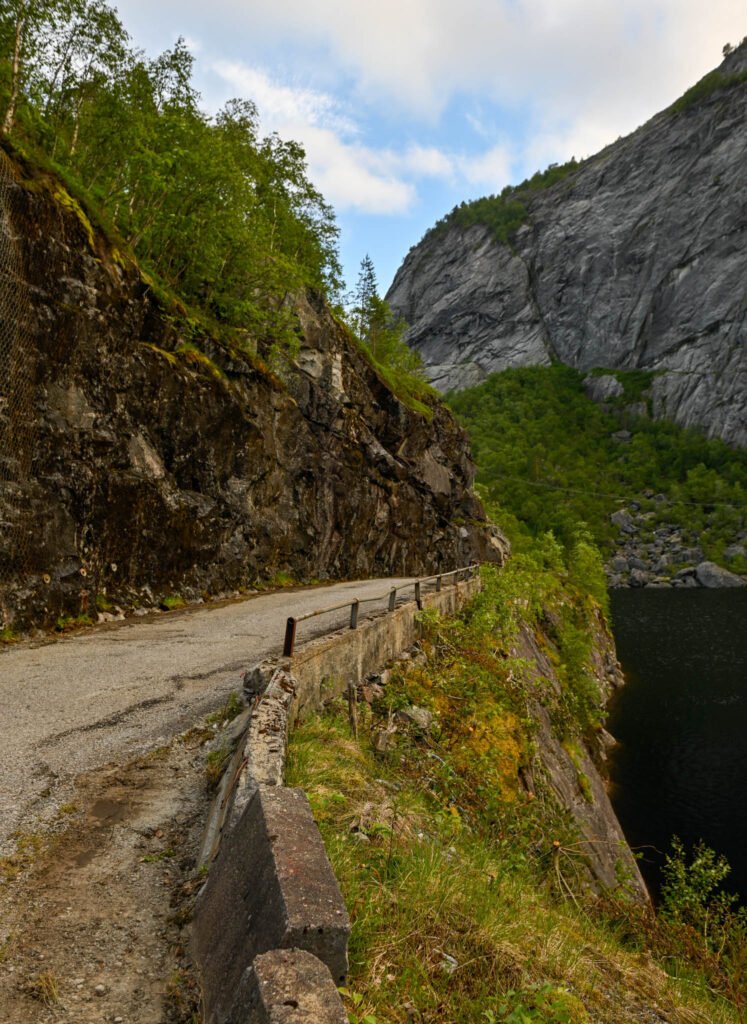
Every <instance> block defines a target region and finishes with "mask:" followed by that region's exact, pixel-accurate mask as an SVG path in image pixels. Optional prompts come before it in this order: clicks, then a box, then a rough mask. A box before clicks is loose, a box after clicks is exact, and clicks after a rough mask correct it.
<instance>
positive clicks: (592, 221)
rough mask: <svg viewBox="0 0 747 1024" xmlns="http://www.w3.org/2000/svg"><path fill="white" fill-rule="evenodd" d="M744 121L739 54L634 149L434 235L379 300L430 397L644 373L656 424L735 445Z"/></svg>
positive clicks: (743, 427) (744, 440) (743, 429)
mask: <svg viewBox="0 0 747 1024" xmlns="http://www.w3.org/2000/svg"><path fill="white" fill-rule="evenodd" d="M746 115H747V44H745V43H743V44H742V45H741V46H740V47H739V48H738V49H737V50H735V51H734V52H733V53H732V54H730V55H729V56H728V57H727V58H726V59H725V60H724V62H723V64H722V65H721V67H720V68H719V69H718V71H715V72H712V73H711V74H710V75H708V76H706V78H705V79H703V80H702V81H701V82H700V83H698V85H696V86H695V87H693V89H691V90H690V91H689V92H688V93H686V94H685V96H684V97H682V99H681V100H680V101H678V102H677V103H675V104H674V105H673V106H672V107H671V108H669V109H668V110H666V111H664V112H662V113H661V114H658V115H657V116H656V117H654V118H652V120H651V121H649V122H648V123H647V124H645V125H644V126H643V127H642V128H640V129H638V130H637V131H636V132H634V133H633V134H632V135H630V136H628V137H627V138H624V139H620V140H618V141H617V142H616V143H614V144H613V145H611V146H608V147H607V148H606V149H605V150H603V151H602V152H601V153H599V154H598V155H597V156H595V157H592V158H590V159H589V160H586V161H584V162H583V163H582V164H581V165H579V166H578V167H575V168H572V169H570V171H569V173H568V174H566V175H565V176H562V175H560V174H558V175H556V176H550V177H551V178H552V177H555V178H557V179H559V180H554V181H553V183H552V184H550V185H548V186H547V187H544V188H542V187H538V186H539V185H541V184H543V183H542V182H539V183H534V184H533V182H532V181H530V182H529V183H527V187H524V188H519V189H517V190H515V191H514V192H513V193H512V194H509V195H507V196H504V197H503V198H502V199H499V198H496V199H495V200H493V201H492V202H493V204H494V205H493V209H494V210H498V212H499V215H501V216H503V220H504V222H505V224H506V228H505V229H504V230H503V231H500V230H499V231H498V232H496V230H495V227H492V228H491V227H488V226H487V225H485V224H483V223H479V220H480V219H481V215H480V214H478V212H477V204H473V206H472V210H471V211H470V207H469V206H468V207H467V208H466V212H467V215H465V208H462V209H461V210H459V209H457V210H455V211H454V212H453V213H452V214H451V215H450V216H448V217H446V218H445V219H444V220H443V221H442V222H440V223H439V224H438V225H437V226H436V227H435V228H434V229H432V230H431V231H430V232H429V233H428V234H427V235H426V236H425V238H424V239H423V240H422V242H420V244H419V245H417V246H416V247H415V248H413V249H412V250H411V251H410V253H409V255H408V256H407V258H406V259H405V261H404V263H403V265H402V267H401V268H400V270H399V272H398V274H397V276H396V278H395V280H394V283H393V285H392V287H391V289H390V291H389V294H388V295H387V299H388V301H389V302H390V304H391V305H392V307H393V308H394V310H395V311H396V312H398V313H399V314H401V315H402V316H403V317H404V318H405V319H406V320H407V322H408V323H409V324H410V325H411V327H410V331H409V334H408V341H409V343H410V344H411V345H412V346H413V347H414V348H416V349H417V350H418V351H419V352H420V353H421V355H422V357H423V359H424V361H425V362H426V364H427V366H428V368H429V373H430V376H431V378H432V380H433V382H434V384H435V385H436V386H437V387H439V388H440V389H442V390H444V391H446V390H450V389H455V388H462V387H465V386H468V385H472V384H475V383H477V382H478V381H479V380H481V379H483V378H484V377H485V376H487V375H488V374H490V373H493V372H495V371H497V370H502V369H505V368H506V367H509V366H526V365H548V364H550V363H551V362H553V361H560V362H562V363H566V364H568V365H571V366H574V367H577V368H579V369H582V370H586V369H591V368H594V367H609V368H614V369H647V370H652V371H656V377H655V379H654V384H653V400H654V401H653V405H654V415H656V416H660V417H666V418H669V419H671V420H674V421H676V422H677V423H679V424H681V425H684V426H698V427H700V428H702V429H704V430H706V431H707V433H709V434H710V435H713V436H720V437H722V438H723V439H724V440H726V441H728V442H729V443H731V444H736V445H745V444H747V284H746V282H747V175H745V172H744V169H745V166H746V165H747V117H746ZM479 202H482V203H483V204H484V203H485V202H486V201H484V200H483V201H479ZM501 211H503V212H501ZM470 214H471V215H470ZM512 217H513V218H514V219H513V220H511V218H512ZM482 219H488V218H482ZM517 225H518V226H517ZM500 234H503V236H504V238H505V240H501V239H500V237H498V236H499V235H500Z"/></svg>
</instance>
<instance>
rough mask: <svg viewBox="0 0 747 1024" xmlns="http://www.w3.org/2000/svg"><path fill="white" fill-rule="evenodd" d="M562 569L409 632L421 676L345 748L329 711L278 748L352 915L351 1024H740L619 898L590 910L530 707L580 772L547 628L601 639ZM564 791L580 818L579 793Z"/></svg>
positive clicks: (714, 972)
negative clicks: (547, 668)
mask: <svg viewBox="0 0 747 1024" xmlns="http://www.w3.org/2000/svg"><path fill="white" fill-rule="evenodd" d="M546 543H547V542H546ZM551 547H552V546H551ZM570 562H571V564H570V565H565V564H564V563H563V562H562V558H561V552H560V548H559V546H558V545H557V544H556V543H555V546H554V547H552V550H550V548H547V549H546V550H545V551H544V553H541V554H539V553H535V557H534V560H533V561H530V560H529V559H528V558H527V556H525V555H522V556H519V557H518V558H516V559H514V560H513V561H512V562H511V563H509V565H508V567H507V568H506V569H504V570H502V571H501V572H500V573H498V572H495V571H489V572H487V574H486V577H485V589H484V591H483V595H481V597H479V598H478V599H477V600H476V601H475V602H473V604H472V605H471V606H470V608H468V609H467V610H466V611H465V612H464V613H463V615H462V616H461V617H460V618H458V619H455V620H448V621H445V620H440V619H439V618H438V617H437V616H435V615H433V614H432V613H425V614H424V615H423V618H422V624H423V630H424V638H423V641H422V652H421V656H420V657H418V658H416V659H414V660H411V661H408V662H406V663H403V664H402V665H400V666H397V667H395V669H394V671H393V672H392V673H391V677H390V682H389V683H388V684H387V687H386V690H385V693H384V697H383V698H381V699H380V700H379V701H377V702H375V703H374V705H373V707H370V708H369V707H368V705H366V704H361V705H359V732H358V736H359V738H358V739H354V738H353V737H352V736H351V735H350V730H349V725H348V721H347V715H346V711H345V707H344V702H338V704H337V706H336V707H335V706H334V705H333V706H332V708H331V709H330V711H329V712H328V713H326V714H325V715H323V716H319V717H316V718H312V719H310V720H307V721H306V722H305V723H303V724H301V725H300V726H299V727H298V728H297V729H296V731H295V732H294V734H293V735H292V737H291V741H290V749H289V761H288V765H287V784H288V785H296V786H301V787H303V788H304V789H305V790H306V792H307V795H308V797H309V800H310V802H311V806H312V809H313V812H314V816H315V818H316V821H317V822H318V824H319V828H320V830H321V833H322V836H323V838H324V842H325V845H326V849H327V852H328V855H329V857H330V860H331V862H332V866H333V868H334V871H335V873H336V876H337V878H338V880H339V883H340V887H341V889H342V892H343V896H344V898H345V901H346V905H347V907H348V910H349V912H350V915H351V920H352V935H351V942H350V976H349V979H348V983H347V986H346V988H345V989H344V990H343V997H344V999H345V1003H346V1008H347V1010H348V1012H349V1016H350V1020H351V1021H353V1022H354V1024H356V1022H357V1024H371V1021H374V1022H375V1024H405V1022H414V1021H417V1022H419V1024H436V1022H439V1024H441V1022H450V1024H468V1022H480V1024H491V1022H495V1024H497V1022H499V1021H500V1022H505V1024H509V1022H510V1024H564V1022H565V1024H591V1022H592V1021H593V1022H594V1024H628V1022H629V1021H631V1020H646V1019H651V1018H652V1015H653V1013H656V1014H658V1015H659V1017H660V1019H666V1020H667V1021H669V1022H670V1024H696V1022H701V1024H736V1022H737V1021H739V1019H740V1018H739V1013H738V1010H737V1009H736V1008H735V1006H734V1004H733V1003H730V1002H729V999H727V998H726V994H728V993H729V992H730V989H729V986H728V985H726V984H725V983H724V978H725V974H724V971H723V970H720V968H715V969H714V965H713V964H710V965H709V964H708V963H706V962H705V961H702V959H698V958H697V957H688V956H685V955H681V953H680V951H679V950H678V949H677V947H676V946H675V945H674V944H673V942H671V941H669V940H667V941H665V939H666V937H667V935H668V933H667V932H666V925H665V923H663V924H661V925H660V924H659V923H657V922H656V921H655V920H654V919H653V915H652V914H651V913H650V911H648V910H647V909H645V908H642V907H641V906H640V904H637V903H634V902H631V901H630V898H629V897H628V896H627V894H626V889H625V886H624V885H621V887H620V889H619V891H615V892H614V893H610V894H605V896H604V898H600V897H599V896H598V894H596V892H595V891H594V890H593V889H592V888H591V887H590V885H589V874H588V869H587V866H586V862H585V860H584V857H583V855H582V849H583V844H582V843H581V842H580V841H579V836H578V832H577V830H576V827H575V824H574V822H573V821H572V819H571V818H570V816H569V814H568V812H567V810H566V809H564V808H563V807H562V806H561V805H560V804H559V802H558V799H557V797H556V795H555V793H554V791H553V789H552V786H551V785H550V784H549V782H548V780H547V779H546V777H545V775H544V772H543V769H542V762H541V760H540V759H539V757H538V756H537V750H536V743H537V738H536V725H535V715H534V708H535V707H536V703H537V702H538V701H539V702H542V703H543V704H544V706H545V707H546V708H547V709H548V711H549V712H550V715H551V719H552V720H553V722H554V724H555V731H556V734H557V735H558V737H559V738H560V739H562V740H563V741H564V743H565V746H566V749H567V750H568V751H569V752H570V757H571V761H572V762H573V763H576V766H577V767H576V770H577V771H579V772H580V766H581V764H582V757H581V744H582V742H583V740H582V734H583V731H584V729H585V728H587V727H588V726H587V725H585V724H584V723H585V721H586V712H585V710H584V708H583V707H582V706H581V705H580V704H579V696H578V692H577V691H576V689H575V688H576V687H577V683H576V682H575V681H574V680H573V679H572V678H571V677H572V673H573V672H577V671H579V670H580V671H584V664H585V659H586V657H587V656H588V649H587V648H586V647H585V646H584V645H583V644H581V643H579V642H578V637H576V639H575V640H574V643H573V644H572V645H571V646H570V647H567V648H564V646H563V643H562V636H563V633H564V623H565V626H567V624H568V623H572V624H574V626H575V630H576V632H577V634H581V633H583V632H584V630H586V631H587V632H588V634H589V636H593V635H596V636H597V640H596V641H595V642H596V643H597V644H599V635H598V633H597V634H595V633H594V632H593V631H594V630H595V629H596V630H597V631H598V630H600V629H603V626H601V620H600V618H599V606H598V604H597V603H596V602H595V601H594V600H593V599H592V598H591V597H590V596H589V594H588V592H587V591H585V590H584V588H582V587H580V586H579V585H578V579H577V575H576V570H575V568H574V563H573V558H572V557H571V558H570ZM543 566H544V568H543ZM597 568H598V566H597ZM586 571H590V570H589V568H588V566H587V567H586ZM519 635H525V636H526V635H529V636H531V637H532V638H533V642H534V644H535V645H536V646H539V647H540V649H541V650H542V651H543V652H544V654H545V655H546V656H547V659H548V662H549V663H550V664H551V665H552V667H553V674H554V678H555V680H556V681H557V682H558V683H559V684H560V692H558V691H557V688H556V686H555V685H554V684H552V683H548V680H546V679H542V678H541V677H537V675H536V673H533V672H532V671H530V666H529V664H528V663H527V662H525V661H523V660H522V659H521V658H518V657H516V655H515V654H514V653H513V651H514V648H515V641H516V638H517V636H519ZM597 699H598V697H597ZM412 704H415V705H418V706H420V707H425V708H427V709H428V710H429V711H430V712H431V713H432V716H433V720H432V726H431V727H430V729H429V730H428V731H426V732H423V730H418V729H415V728H413V727H410V726H408V725H407V724H405V723H403V722H402V721H401V719H398V718H397V714H396V712H397V710H398V709H399V708H402V707H406V706H410V705H412ZM393 726H394V727H396V731H395V732H394V734H393V739H392V741H391V743H390V745H389V746H388V747H387V748H386V752H385V753H380V752H379V753H377V751H380V750H381V749H382V747H381V744H380V743H378V742H377V741H378V739H379V737H380V734H381V732H382V731H386V730H390V729H392V727H393ZM581 774H582V773H581ZM527 778H531V779H532V780H533V784H532V787H531V788H529V787H528V786H526V785H525V784H522V779H524V780H526V779H527ZM579 787H580V789H581V791H582V793H583V795H584V796H585V798H586V799H587V800H588V799H589V798H590V797H592V798H593V793H592V792H591V787H590V782H589V780H588V779H586V786H584V783H583V780H581V779H580V778H579ZM725 993H726V994H725Z"/></svg>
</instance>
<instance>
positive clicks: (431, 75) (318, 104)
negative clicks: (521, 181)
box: [118, 0, 747, 213]
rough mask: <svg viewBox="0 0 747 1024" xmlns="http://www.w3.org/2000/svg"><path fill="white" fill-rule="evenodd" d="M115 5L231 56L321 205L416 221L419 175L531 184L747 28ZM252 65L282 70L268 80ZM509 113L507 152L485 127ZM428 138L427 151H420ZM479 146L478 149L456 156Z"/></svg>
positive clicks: (637, 10) (374, 8)
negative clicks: (295, 151)
mask: <svg viewBox="0 0 747 1024" xmlns="http://www.w3.org/2000/svg"><path fill="white" fill-rule="evenodd" d="M118 6H119V7H120V9H121V10H122V11H123V15H124V17H125V20H126V21H127V19H128V16H129V15H132V16H133V17H138V16H139V17H140V18H141V19H142V23H143V24H145V25H151V24H152V23H153V22H154V19H156V20H157V21H158V23H159V24H160V25H161V26H162V27H163V26H166V25H168V26H185V27H186V29H187V30H188V31H189V32H190V34H191V35H193V36H194V38H197V39H199V40H200V43H201V44H202V46H201V50H202V52H203V54H208V53H213V54H218V53H224V54H226V53H231V54H232V55H233V59H232V60H231V61H228V60H223V61H222V62H220V63H219V64H215V65H214V67H215V69H216V70H217V71H218V73H219V74H220V75H221V78H222V80H223V82H224V83H230V86H231V89H232V90H233V91H234V92H235V93H238V94H241V95H244V96H248V97H251V98H253V99H254V100H255V101H256V102H257V104H258V107H259V110H260V114H261V116H262V119H263V124H264V126H265V128H266V129H267V130H277V131H278V132H279V133H280V134H281V135H283V136H285V137H289V138H296V139H298V141H300V142H301V143H302V144H303V145H304V147H305V148H306V151H307V154H308V159H309V165H310V169H311V174H312V177H313V180H314V181H315V183H316V184H317V185H318V186H319V187H320V188H321V189H322V191H323V192H324V193H325V195H326V196H327V198H328V199H329V200H330V201H331V202H332V203H333V204H334V205H335V206H337V207H338V208H339V209H340V210H365V211H367V212H377V213H402V212H404V211H407V210H409V209H411V208H412V206H413V203H414V202H415V200H416V197H417V192H416V189H417V185H418V183H419V182H424V181H425V180H426V179H427V180H430V181H431V182H433V181H442V182H444V183H448V184H449V185H450V186H451V185H453V186H456V187H458V186H459V184H460V182H466V183H467V184H469V185H472V186H475V187H480V188H485V189H486V190H489V191H492V190H495V189H496V188H499V187H501V185H502V184H503V183H505V182H506V181H507V180H509V179H511V178H514V179H515V178H516V177H517V174H516V173H515V172H517V171H518V176H519V177H523V176H524V174H526V173H531V172H532V171H533V170H534V169H536V168H541V167H543V166H546V164H547V163H549V162H552V161H559V160H565V159H568V158H569V157H570V156H571V155H575V156H576V157H579V158H580V157H582V156H585V155H589V154H591V153H593V152H595V151H597V150H598V149H599V148H600V147H601V146H603V145H605V144H606V143H608V142H610V141H613V140H614V139H615V138H616V137H617V136H618V135H621V134H626V133H627V132H629V131H631V130H632V129H633V128H635V127H636V126H637V125H639V124H641V123H642V122H643V121H644V120H645V119H646V118H647V117H649V116H651V114H653V113H654V112H655V111H656V110H659V109H661V108H662V107H664V106H665V105H666V104H668V103H670V102H671V101H672V100H673V99H674V98H675V97H676V96H678V95H679V94H681V93H682V92H683V91H684V90H685V89H686V88H687V87H688V86H690V85H691V84H693V82H694V81H695V80H697V78H699V77H700V76H701V75H702V74H704V73H705V72H706V71H708V70H709V69H710V68H711V67H713V66H715V65H716V64H717V63H718V61H719V57H720V53H721V47H722V46H723V44H724V43H725V42H726V41H727V40H729V41H731V42H732V43H737V42H738V41H739V39H740V38H741V36H742V35H743V34H744V31H745V28H746V27H747V26H745V23H744V0H709V3H708V5H707V6H706V7H704V5H703V2H702V0H461V3H460V4H458V5H457V4H456V3H454V0H379V2H378V3H377V4H375V5H374V4H371V3H370V0H345V2H342V0H313V2H311V3H310V2H309V0H282V2H280V3H278V2H277V0H252V3H251V4H247V3H246V0H213V3H212V4H211V5H210V7H209V8H206V7H205V5H204V4H202V3H200V4H198V3H197V0H163V2H162V3H159V4H158V5H155V9H154V6H153V4H152V2H151V0H147V2H146V0H121V2H120V3H119V5H118ZM203 59H207V58H203ZM258 63H259V64H261V65H262V66H264V67H273V68H274V69H277V70H275V71H274V75H273V77H271V76H270V75H268V74H267V73H266V72H265V71H262V70H259V69H258V67H257V65H258ZM288 67H292V68H293V72H292V73H290V74H289V73H288V72H287V70H283V68H285V69H287V68H288ZM299 82H300V83H301V84H298V83H299ZM339 97H342V99H340V98H339ZM455 111H458V112H459V113H458V118H459V119H461V125H460V127H461V128H462V129H466V125H467V124H469V125H471V127H472V129H473V130H474V132H475V133H476V134H475V135H473V136H472V142H470V143H464V144H463V143H462V142H461V139H462V138H464V136H463V135H462V134H456V135H454V136H453V137H451V138H446V139H445V133H444V131H443V129H444V127H448V128H450V129H451V128H454V130H455V131H457V130H458V129H456V128H455V125H456V121H455V120H453V119H452V115H453V114H454V113H455ZM465 111H466V112H465ZM506 112H508V113H509V115H510V118H513V121H514V126H513V127H512V129H511V131H512V135H513V138H512V139H511V141H510V148H508V140H507V139H505V138H500V137H497V136H496V134H495V133H494V131H493V129H492V126H493V124H494V123H501V113H504V114H505V113H506ZM372 113H374V114H375V115H376V117H377V118H378V120H379V128H381V123H382V122H385V123H387V124H390V125H392V126H393V129H392V130H393V132H397V131H399V130H400V129H401V126H402V124H403V123H409V127H408V137H409V138H410V139H411V140H414V141H412V142H411V143H410V144H408V145H403V146H402V147H401V148H399V149H397V148H396V147H393V146H392V143H391V141H390V139H389V138H384V133H385V132H387V131H388V129H386V128H385V129H383V130H382V135H381V138H383V141H380V137H379V136H376V137H375V136H374V135H373V134H371V133H370V127H369V126H370V124H371V116H370V115H371V114H372ZM510 118H509V119H510ZM465 119H466V124H465ZM364 126H365V128H366V134H364V131H363V128H364ZM439 132H440V133H441V134H440V136H439ZM426 133H427V138H428V139H429V143H428V144H425V143H424V142H420V141H418V140H419V138H420V139H422V138H426ZM433 139H436V140H437V142H436V145H432V144H431V141H430V140H433ZM439 139H440V141H438V140H439ZM454 139H459V140H460V141H458V142H457V141H454ZM478 139H482V140H484V141H483V142H482V143H481V144H482V145H484V146H485V149H484V151H483V152H478V153H477V154H472V155H470V154H468V153H465V152H463V151H462V150H463V148H465V147H466V148H468V149H469V150H471V149H472V144H473V143H474V142H476V141H478ZM511 172H514V173H511Z"/></svg>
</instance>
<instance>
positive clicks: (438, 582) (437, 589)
mask: <svg viewBox="0 0 747 1024" xmlns="http://www.w3.org/2000/svg"><path fill="white" fill-rule="evenodd" d="M440 590H441V577H440V576H436V593H438V592H440Z"/></svg>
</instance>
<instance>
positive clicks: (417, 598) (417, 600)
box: [415, 580, 423, 611]
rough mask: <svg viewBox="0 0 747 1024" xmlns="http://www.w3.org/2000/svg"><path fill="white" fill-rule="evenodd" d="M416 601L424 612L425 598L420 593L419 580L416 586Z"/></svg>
mask: <svg viewBox="0 0 747 1024" xmlns="http://www.w3.org/2000/svg"><path fill="white" fill-rule="evenodd" d="M415 601H416V603H417V606H418V608H420V609H421V611H422V608H423V598H422V596H421V593H420V580H418V582H417V583H416V584H415Z"/></svg>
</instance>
